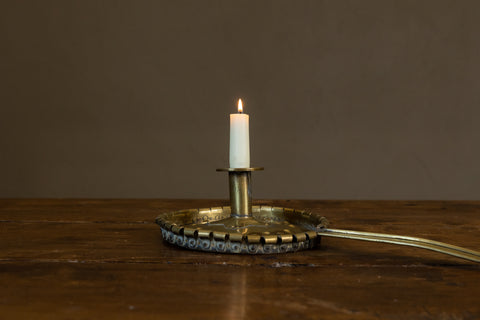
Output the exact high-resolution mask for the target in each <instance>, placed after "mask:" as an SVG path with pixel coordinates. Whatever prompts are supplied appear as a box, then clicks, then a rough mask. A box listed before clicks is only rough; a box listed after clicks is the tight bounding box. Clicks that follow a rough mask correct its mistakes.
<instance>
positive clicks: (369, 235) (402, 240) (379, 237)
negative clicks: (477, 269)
mask: <svg viewBox="0 0 480 320" xmlns="http://www.w3.org/2000/svg"><path fill="white" fill-rule="evenodd" d="M317 234H318V235H320V236H327V237H336V238H346V239H354V240H364V241H374V242H384V243H392V244H398V245H403V246H411V247H417V248H423V249H428V250H433V251H437V252H440V253H444V254H448V255H451V256H455V257H458V258H462V259H466V260H470V261H475V262H480V252H478V251H474V250H470V249H466V248H462V247H457V246H453V245H451V244H448V243H444V242H439V241H434V240H429V239H423V238H417V237H409V236H399V235H393V234H385V233H373V232H362V231H353V230H340V229H323V228H322V229H319V230H317Z"/></svg>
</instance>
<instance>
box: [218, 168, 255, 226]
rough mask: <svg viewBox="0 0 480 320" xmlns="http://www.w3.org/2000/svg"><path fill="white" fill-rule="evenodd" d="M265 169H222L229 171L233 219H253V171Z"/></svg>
mask: <svg viewBox="0 0 480 320" xmlns="http://www.w3.org/2000/svg"><path fill="white" fill-rule="evenodd" d="M259 170H263V168H222V169H217V171H228V180H229V186H230V208H231V217H234V218H249V217H252V179H251V177H252V171H259Z"/></svg>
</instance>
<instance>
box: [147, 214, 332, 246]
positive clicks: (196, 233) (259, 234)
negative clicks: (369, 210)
mask: <svg viewBox="0 0 480 320" xmlns="http://www.w3.org/2000/svg"><path fill="white" fill-rule="evenodd" d="M156 223H157V224H159V225H160V227H161V228H162V235H163V238H164V239H165V240H166V241H168V242H170V243H172V244H175V245H178V246H180V247H185V248H188V249H194V250H202V251H213V252H226V253H247V254H268V253H282V252H294V251H298V250H303V249H309V248H313V247H314V246H316V245H317V244H318V243H319V242H320V237H318V236H317V232H316V231H315V230H317V229H319V228H325V227H326V226H327V224H328V221H327V220H326V219H325V218H324V217H322V216H320V215H317V214H314V213H311V212H306V211H301V210H294V209H290V208H280V207H270V206H253V207H252V216H251V217H234V216H231V208H230V207H217V208H205V209H188V210H182V211H177V212H171V213H166V214H163V215H160V216H158V217H157V219H156Z"/></svg>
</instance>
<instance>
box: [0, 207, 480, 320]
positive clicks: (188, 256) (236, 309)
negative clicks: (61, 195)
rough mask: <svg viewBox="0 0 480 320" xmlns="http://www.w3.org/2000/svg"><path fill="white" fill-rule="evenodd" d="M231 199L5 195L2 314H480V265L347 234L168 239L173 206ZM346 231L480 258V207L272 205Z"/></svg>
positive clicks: (0, 222) (0, 244)
mask: <svg viewBox="0 0 480 320" xmlns="http://www.w3.org/2000/svg"><path fill="white" fill-rule="evenodd" d="M225 204H227V202H226V201H225V200H156V199H142V200H100V199H96V200H89V199H83V200H82V199H78V200H68V199H66V200H55V199H42V200H35V199H33V200H28V199H8V200H0V284H1V286H0V314H1V315H2V318H5V319H13V318H22V317H23V318H36V319H64V318H75V319H91V318H116V319H133V318H142V319H213V318H219V319H244V318H245V319H247V318H248V319H265V318H272V319H282V318H283V319H287V318H289V319H290V318H306V319H319V318H323V319H325V318H326V319H405V318H408V319H477V318H480V266H479V265H478V264H475V263H471V262H468V261H464V260H460V259H457V258H454V257H449V256H444V255H441V254H438V253H435V252H430V251H425V250H421V249H415V248H408V247H401V246H393V245H387V244H374V243H368V242H361V241H351V240H343V239H334V238H324V239H322V245H321V247H319V248H316V249H314V250H309V251H303V252H298V253H293V254H283V255H263V256H244V255H229V254H227V255H221V254H210V253H203V252H196V251H188V250H184V249H179V248H177V247H174V246H171V245H169V244H167V243H164V242H163V241H162V239H161V234H160V229H159V228H158V226H156V225H155V224H154V219H155V217H156V216H157V215H158V214H161V213H162V212H168V211H172V210H178V209H183V208H199V207H209V206H218V205H225ZM257 204H266V205H275V206H284V207H292V208H299V209H309V210H314V211H316V212H320V213H322V214H324V215H325V216H326V217H328V219H329V220H330V221H331V224H332V226H334V227H335V228H349V229H354V230H363V231H375V232H387V233H397V234H404V235H412V236H421V237H426V238H431V239H434V240H439V241H444V242H449V243H452V244H456V245H460V246H465V247H468V248H471V249H474V250H480V242H479V241H478V235H479V234H480V202H448V201H414V202H412V201H313V200H312V201H301V200H295V201H294V200H292V201H288V200H284V201H271V200H261V201H257Z"/></svg>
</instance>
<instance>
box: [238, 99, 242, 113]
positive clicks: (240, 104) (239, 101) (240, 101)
mask: <svg viewBox="0 0 480 320" xmlns="http://www.w3.org/2000/svg"><path fill="white" fill-rule="evenodd" d="M238 112H239V113H243V103H242V99H238Z"/></svg>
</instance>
